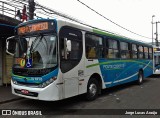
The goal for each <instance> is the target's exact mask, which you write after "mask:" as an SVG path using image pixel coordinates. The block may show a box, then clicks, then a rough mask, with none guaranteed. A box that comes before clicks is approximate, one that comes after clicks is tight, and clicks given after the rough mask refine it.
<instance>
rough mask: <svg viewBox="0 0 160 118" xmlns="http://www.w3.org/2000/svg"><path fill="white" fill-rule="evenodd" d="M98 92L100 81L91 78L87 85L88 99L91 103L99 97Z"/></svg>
mask: <svg viewBox="0 0 160 118" xmlns="http://www.w3.org/2000/svg"><path fill="white" fill-rule="evenodd" d="M98 90H99V86H98V81H97V80H96V79H94V78H91V79H90V80H89V82H88V85H87V93H86V99H87V100H89V101H91V100H95V99H96V98H97V96H98Z"/></svg>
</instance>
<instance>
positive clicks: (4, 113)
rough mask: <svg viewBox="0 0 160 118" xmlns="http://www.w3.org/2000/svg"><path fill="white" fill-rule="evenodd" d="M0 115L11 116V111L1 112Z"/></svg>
mask: <svg viewBox="0 0 160 118" xmlns="http://www.w3.org/2000/svg"><path fill="white" fill-rule="evenodd" d="M2 115H3V116H6V115H11V110H2Z"/></svg>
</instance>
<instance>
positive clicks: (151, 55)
mask: <svg viewBox="0 0 160 118" xmlns="http://www.w3.org/2000/svg"><path fill="white" fill-rule="evenodd" d="M152 58H153V50H152V48H149V59H152Z"/></svg>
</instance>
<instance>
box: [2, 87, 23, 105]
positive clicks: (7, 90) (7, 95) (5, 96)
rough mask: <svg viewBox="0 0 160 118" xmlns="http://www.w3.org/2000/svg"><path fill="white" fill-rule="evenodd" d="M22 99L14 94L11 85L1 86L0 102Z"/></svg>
mask: <svg viewBox="0 0 160 118" xmlns="http://www.w3.org/2000/svg"><path fill="white" fill-rule="evenodd" d="M19 99H22V98H21V97H18V96H15V95H13V94H12V91H11V86H10V85H8V86H0V104H2V103H6V102H11V101H14V100H19Z"/></svg>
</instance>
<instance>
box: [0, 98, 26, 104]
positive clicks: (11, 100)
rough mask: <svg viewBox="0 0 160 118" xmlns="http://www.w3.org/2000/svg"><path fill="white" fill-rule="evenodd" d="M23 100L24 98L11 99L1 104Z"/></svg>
mask: <svg viewBox="0 0 160 118" xmlns="http://www.w3.org/2000/svg"><path fill="white" fill-rule="evenodd" d="M22 99H24V98H13V99H10V100H6V101H1V102H0V105H1V104H5V103H9V102H14V101H18V100H22Z"/></svg>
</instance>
